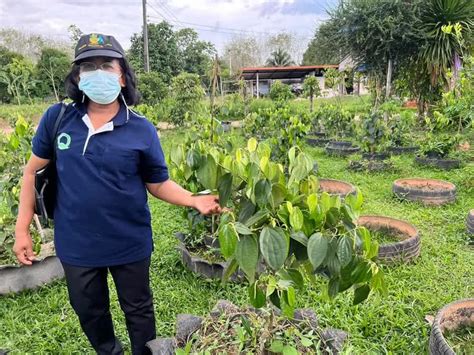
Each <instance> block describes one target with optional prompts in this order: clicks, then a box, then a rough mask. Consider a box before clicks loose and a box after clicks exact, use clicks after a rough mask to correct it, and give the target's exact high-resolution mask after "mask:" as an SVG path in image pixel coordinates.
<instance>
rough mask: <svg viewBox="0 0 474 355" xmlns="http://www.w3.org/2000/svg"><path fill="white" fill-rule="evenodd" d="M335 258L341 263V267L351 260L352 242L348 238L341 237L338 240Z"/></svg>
mask: <svg viewBox="0 0 474 355" xmlns="http://www.w3.org/2000/svg"><path fill="white" fill-rule="evenodd" d="M337 256H338V258H339V261H340V262H341V266H342V267H344V266H346V265H348V264H349V263H350V262H351V260H352V241H351V239H350V238H349V237H346V236H344V237H342V238H341V239H339V243H338V246H337Z"/></svg>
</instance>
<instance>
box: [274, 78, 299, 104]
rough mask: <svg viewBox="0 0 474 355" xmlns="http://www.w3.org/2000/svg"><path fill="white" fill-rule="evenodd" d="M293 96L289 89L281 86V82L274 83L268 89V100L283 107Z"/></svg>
mask: <svg viewBox="0 0 474 355" xmlns="http://www.w3.org/2000/svg"><path fill="white" fill-rule="evenodd" d="M293 97H294V95H293V94H292V93H291V88H290V87H289V86H288V85H286V84H283V83H282V82H281V81H275V82H274V83H273V84H272V87H271V89H270V99H272V100H273V101H275V102H276V103H277V104H280V105H283V104H285V103H286V102H288V101H289V100H290V99H292V98H293Z"/></svg>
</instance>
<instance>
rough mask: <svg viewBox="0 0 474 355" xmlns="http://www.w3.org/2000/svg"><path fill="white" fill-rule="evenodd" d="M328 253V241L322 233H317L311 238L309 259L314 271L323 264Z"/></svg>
mask: <svg viewBox="0 0 474 355" xmlns="http://www.w3.org/2000/svg"><path fill="white" fill-rule="evenodd" d="M327 251H328V240H327V238H325V237H324V236H323V235H322V234H321V233H315V234H313V235H312V236H311V237H310V238H309V241H308V258H309V261H310V262H311V265H313V268H314V269H316V268H317V267H319V266H320V265H321V264H322V262H323V261H324V259H325V258H326V253H327Z"/></svg>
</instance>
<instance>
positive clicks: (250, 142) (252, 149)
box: [247, 137, 258, 152]
mask: <svg viewBox="0 0 474 355" xmlns="http://www.w3.org/2000/svg"><path fill="white" fill-rule="evenodd" d="M257 145H258V142H257V140H256V139H255V138H253V137H252V138H250V139H249V140H248V142H247V149H248V150H249V152H255V151H256V150H257Z"/></svg>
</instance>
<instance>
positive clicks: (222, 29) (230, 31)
mask: <svg viewBox="0 0 474 355" xmlns="http://www.w3.org/2000/svg"><path fill="white" fill-rule="evenodd" d="M148 4H149V5H150V7H151V8H152V9H153V10H154V11H155V12H156V13H157V14H159V15H160V16H161V17H162V18H163V19H165V20H166V21H168V22H174V23H175V24H176V25H177V27H179V25H178V24H181V25H182V24H186V25H190V26H195V27H198V28H200V29H201V30H202V31H207V32H216V33H224V34H234V35H235V34H243V33H248V34H262V35H267V36H271V35H277V34H279V32H267V31H252V30H244V29H241V28H231V27H221V26H209V25H204V24H200V23H194V22H187V21H181V20H179V19H178V18H177V17H176V16H175V15H174V14H173V13H172V11H171V10H169V8H168V9H166V8H165V7H164V5H165V4H164V3H163V4H160V3H159V2H155V4H156V5H157V6H159V7H160V9H162V10H164V11H166V12H167V14H168V15H169V16H171V17H172V18H173V20H170V19H169V18H168V17H167V16H164V15H163V14H162V13H161V12H159V11H158V10H157V9H156V8H155V7H154V6H152V5H151V4H150V3H148ZM161 5H163V7H162V6H161ZM150 17H152V16H150ZM181 27H184V28H186V26H181ZM188 27H189V26H188ZM203 28H204V29H203ZM280 33H281V32H280ZM305 39H312V37H311V38H310V37H305Z"/></svg>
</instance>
